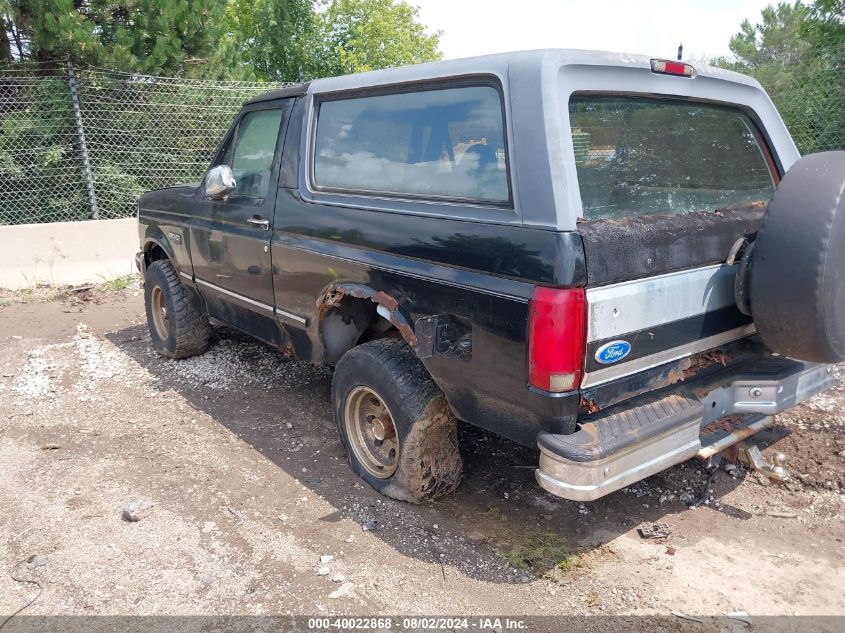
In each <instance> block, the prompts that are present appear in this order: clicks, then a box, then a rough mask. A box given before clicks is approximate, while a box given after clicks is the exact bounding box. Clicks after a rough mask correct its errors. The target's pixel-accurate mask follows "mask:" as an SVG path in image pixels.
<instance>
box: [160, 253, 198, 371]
mask: <svg viewBox="0 0 845 633" xmlns="http://www.w3.org/2000/svg"><path fill="white" fill-rule="evenodd" d="M144 300H145V303H146V308H147V325H148V327H149V329H150V340H151V341H152V344H153V347H154V348H155V350H156V351H157V352H158V353H159V354H161V355H162V356H167V357H168V358H187V357H189V356H196V355H197V354H202V353H203V352H205V350H206V349H208V338H209V336H210V334H211V325H210V324H209V322H208V316H206V314H205V313H204V312H203V311H202V309H201V308H200V306H199V298H198V297H197V296H196V294H195V293H194V292H192V291H191V290H189V289H188V288H185V286H183V285H182V282H181V281H179V275H178V274H177V272H176V269H175V268H174V267H173V264H171V263H170V262H169V261H168V260H166V259H162V260H159V261H155V262H153V263H152V264H150V266H149V268H147V273H146V275H145V276H144Z"/></svg>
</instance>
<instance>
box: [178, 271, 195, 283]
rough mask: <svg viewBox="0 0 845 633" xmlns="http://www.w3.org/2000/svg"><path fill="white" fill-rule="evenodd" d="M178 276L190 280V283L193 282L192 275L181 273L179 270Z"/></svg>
mask: <svg viewBox="0 0 845 633" xmlns="http://www.w3.org/2000/svg"><path fill="white" fill-rule="evenodd" d="M179 274H180V275H181V276H182V277H184V278H185V279H190V280H191V281H193V280H194V276H193V275H189V274H188V273H185V272H182V271H181V270H180V271H179Z"/></svg>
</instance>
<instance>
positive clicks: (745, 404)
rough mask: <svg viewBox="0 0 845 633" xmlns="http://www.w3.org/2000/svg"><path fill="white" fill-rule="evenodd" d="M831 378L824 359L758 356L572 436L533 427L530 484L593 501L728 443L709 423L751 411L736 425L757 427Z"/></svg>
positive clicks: (595, 421)
mask: <svg viewBox="0 0 845 633" xmlns="http://www.w3.org/2000/svg"><path fill="white" fill-rule="evenodd" d="M833 379H834V376H833V366H832V365H819V364H814V363H802V362H798V361H793V360H789V359H785V358H766V359H761V360H760V361H757V362H755V363H753V364H746V365H743V366H740V367H738V368H729V369H726V370H724V371H722V372H720V373H719V374H717V375H716V376H713V377H710V378H707V379H704V380H702V381H697V382H695V383H690V384H684V385H682V386H680V387H678V388H676V389H673V390H671V392H670V393H669V394H668V395H662V396H660V397H652V398H647V399H643V400H641V401H640V402H639V403H636V404H628V403H626V404H623V405H621V406H618V407H614V408H613V409H610V410H608V411H607V412H605V413H603V414H602V415H600V416H594V417H592V418H590V419H589V420H588V421H585V422H584V423H582V424H581V425H580V428H579V430H578V431H577V432H575V433H573V434H572V435H553V434H550V433H541V434H540V435H539V436H538V438H537V439H538V442H537V443H538V446H539V448H540V464H539V468H538V469H537V471H536V477H537V482H538V483H539V484H540V486H541V487H542V488H543V489H545V490H547V491H549V492H551V493H552V494H554V495H557V496H558V497H562V498H564V499H572V500H575V501H592V500H594V499H598V498H599V497H602V496H604V495H606V494H608V493H610V492H613V491H615V490H619V489H620V488H624V487H625V486H628V485H630V484H632V483H634V482H636V481H639V480H641V479H644V478H646V477H648V476H650V475H653V474H655V473H658V472H660V471H661V470H664V469H666V468H668V467H669V466H672V465H674V464H678V463H681V462H683V461H685V460H687V459H689V458H691V457H694V456H695V455H697V454H699V453H700V452H702V451H704V452H705V453H706V449H707V447H708V446H710V445H712V446H713V447H714V448H715V447H716V446H717V444H716V443H717V442H718V446H719V450H722V449H724V448H727V446H729V445H730V443H732V441H731V439H730V438H728V439H725V435H727V434H722V435H720V434H714V435H708V436H706V437H704V438H702V437H701V433H700V432H701V429H702V428H703V427H705V426H707V425H708V424H710V423H711V422H714V421H716V420H718V419H720V418H722V417H725V416H729V415H733V414H754V415H753V418H752V420H750V421H746V423H745V425H744V426H745V427H746V428H749V429H750V430H751V432H753V431H756V430H759V429H760V428H763V427H764V426H765V425H766V422H765V421H764V419H765V418H767V417H768V416H772V415H775V414H776V413H780V412H781V411H784V410H785V409H788V408H790V407H792V406H794V405H796V404H798V403H800V402H803V401H804V400H806V399H807V398H810V397H811V396H814V395H815V394H817V393H820V392H821V391H824V390H826V389H828V388H830V387H831V386H832V384H833ZM749 434H750V433H749ZM746 436H747V435H746ZM739 439H741V438H739ZM739 439H736V440H735V441H739Z"/></svg>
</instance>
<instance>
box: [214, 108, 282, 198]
mask: <svg viewBox="0 0 845 633" xmlns="http://www.w3.org/2000/svg"><path fill="white" fill-rule="evenodd" d="M281 122H282V110H281V109H276V110H258V111H255V112H249V113H247V114H245V115H244V116H243V118H242V119H241V121H240V123H239V124H238V129H237V133H236V136H235V139H234V141H233V142H232V143H230V145H229V147H228V149H227V150H226V154H225V156H224V159H223V163H225V164H227V165H229V166H230V167H231V168H232V173H233V174H234V175H235V181H236V182H237V187H235V190H234V191H233V192H232V195H233V196H246V197H250V198H264V197H265V196H266V195H267V191H268V190H269V188H270V172H271V171H272V169H273V157H274V156H275V153H276V142H277V140H278V138H279V126H280V125H281Z"/></svg>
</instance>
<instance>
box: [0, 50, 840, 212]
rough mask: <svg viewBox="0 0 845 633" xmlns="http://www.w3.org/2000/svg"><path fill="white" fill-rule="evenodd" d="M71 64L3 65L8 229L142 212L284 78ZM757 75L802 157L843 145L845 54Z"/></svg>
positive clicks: (0, 206)
mask: <svg viewBox="0 0 845 633" xmlns="http://www.w3.org/2000/svg"><path fill="white" fill-rule="evenodd" d="M68 70H69V67H68V66H64V65H59V66H54V67H46V66H39V65H26V64H24V65H16V66H15V67H13V68H0V225H3V224H22V223H35V222H56V221H62V220H85V219H89V218H92V217H98V218H123V217H130V216H133V215H135V212H136V203H137V199H138V196H139V195H140V194H141V193H142V192H144V191H146V190H149V189H155V188H158V187H165V186H168V185H173V184H177V183H180V182H191V181H196V180H199V179H200V178H201V177H202V175H203V173H204V172H205V169H206V168H207V166H208V163H209V161H210V160H211V157H212V153H213V152H214V150H215V148H216V147H217V144H218V143H219V141H220V139H221V137H222V136H223V134H224V133H225V131H226V129H227V128H228V127H229V125H230V123H231V121H232V117H233V116H234V115H235V113H236V112H237V111H238V109H239V108H240V106H241V104H243V102H244V101H246V100H248V99H249V98H251V97H253V96H255V95H256V94H260V93H261V92H265V91H267V90H272V89H273V88H275V87H277V85H278V84H265V83H250V82H233V81H201V80H189V79H173V78H165V77H149V76H144V75H137V74H127V73H119V72H114V71H108V70H103V69H97V68H86V69H82V70H77V71H76V72H75V73H69V72H68ZM74 79H75V84H76V89H75V91H72V89H71V88H72V86H73V84H74ZM758 79H759V80H760V81H761V83H763V85H764V87H766V89H767V90H768V91H769V94H770V95H771V97H772V99H773V101H774V102H775V104H776V105H777V106H778V108H779V110H780V111H781V114H782V115H783V118H784V120H785V121H786V124H787V127H789V129H790V131H791V133H792V135H793V137H794V138H795V141H796V143H797V144H798V147H799V149H800V150H801V152H802V153H811V152H819V151H824V150H833V149H845V50H838V49H837V50H831V51H822V52H821V53H815V54H814V55H813V56H812V57H810V58H807V59H804V60H802V61H801V63H800V64H792V65H781V66H778V65H776V64H774V65H772V66H771V68H769V70H767V71H766V73H764V74H762V75H760V76H758ZM72 92H75V93H76V95H77V98H76V99H74V98H73V97H72ZM77 115H78V118H77ZM86 150H87V151H86ZM86 154H87V158H88V162H87V164H86V161H85V155H86Z"/></svg>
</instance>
